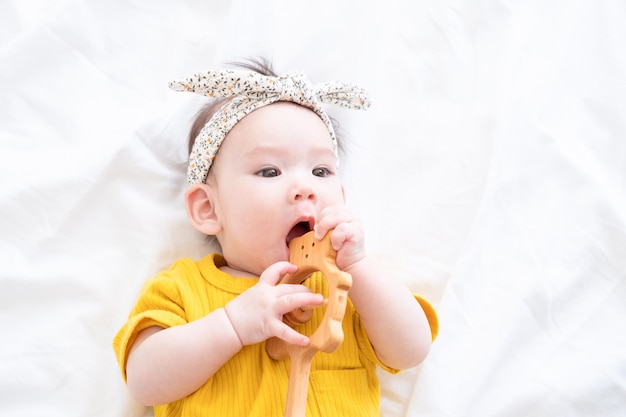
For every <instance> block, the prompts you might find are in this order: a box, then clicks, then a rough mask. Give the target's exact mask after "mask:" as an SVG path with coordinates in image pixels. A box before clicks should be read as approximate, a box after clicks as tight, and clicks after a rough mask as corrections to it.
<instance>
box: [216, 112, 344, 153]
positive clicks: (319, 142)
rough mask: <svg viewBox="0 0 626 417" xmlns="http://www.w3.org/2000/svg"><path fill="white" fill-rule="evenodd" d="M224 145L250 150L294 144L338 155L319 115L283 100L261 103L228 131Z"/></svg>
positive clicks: (249, 151)
mask: <svg viewBox="0 0 626 417" xmlns="http://www.w3.org/2000/svg"><path fill="white" fill-rule="evenodd" d="M222 147H223V149H224V150H226V149H229V148H232V149H236V150H237V151H238V152H245V153H251V154H259V153H268V152H269V153H271V152H278V151H279V150H281V149H286V148H294V147H295V148H306V149H309V150H311V151H315V152H317V153H319V154H324V153H330V154H332V155H335V150H334V147H333V141H332V135H331V132H330V130H329V129H328V127H327V125H326V124H325V123H324V121H323V120H322V119H321V118H320V117H319V115H318V114H317V113H316V112H314V111H313V110H311V109H309V108H307V107H304V106H301V105H298V104H295V103H291V102H283V101H281V102H276V103H272V104H270V105H267V106H264V107H260V108H258V109H256V110H254V111H253V112H251V113H250V114H248V115H247V116H245V117H244V118H242V119H241V120H240V121H239V122H238V123H237V124H235V126H233V128H232V129H231V130H230V132H228V134H227V135H226V137H225V139H224V142H223V144H222Z"/></svg>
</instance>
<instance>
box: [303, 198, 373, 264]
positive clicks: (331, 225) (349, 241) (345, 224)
mask: <svg viewBox="0 0 626 417" xmlns="http://www.w3.org/2000/svg"><path fill="white" fill-rule="evenodd" d="M331 229H335V230H333V232H332V235H331V237H330V241H331V243H332V245H333V249H335V250H336V251H337V259H336V263H337V267H338V268H339V269H341V270H346V269H349V268H350V266H352V265H354V264H356V263H357V262H359V261H361V260H362V259H364V258H365V235H364V233H363V226H362V225H361V222H359V220H358V219H357V218H356V217H355V216H354V214H353V213H352V212H351V211H350V210H348V208H347V207H345V206H342V205H338V206H332V207H326V208H325V209H324V210H322V212H321V213H320V216H319V218H318V220H317V223H316V224H315V238H316V239H323V238H324V236H326V233H328V231H329V230H331Z"/></svg>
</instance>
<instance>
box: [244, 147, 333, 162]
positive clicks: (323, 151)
mask: <svg viewBox="0 0 626 417" xmlns="http://www.w3.org/2000/svg"><path fill="white" fill-rule="evenodd" d="M289 153H290V150H289V149H286V148H283V147H280V146H272V145H263V146H255V147H254V148H252V149H250V150H248V151H246V152H244V153H243V155H242V157H244V158H246V159H248V158H250V159H252V158H258V157H259V156H267V155H275V156H287V155H289ZM310 154H311V155H313V156H314V157H329V158H333V159H335V152H334V151H333V150H332V149H331V148H329V147H325V146H320V147H315V148H311V149H310Z"/></svg>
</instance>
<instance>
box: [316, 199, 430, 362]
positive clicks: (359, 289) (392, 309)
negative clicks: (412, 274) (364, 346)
mask: <svg viewBox="0 0 626 417" xmlns="http://www.w3.org/2000/svg"><path fill="white" fill-rule="evenodd" d="M333 228H334V230H333V232H332V236H331V242H332V243H333V248H334V249H335V250H337V266H338V267H339V268H340V269H341V270H343V271H345V272H348V273H350V274H351V275H352V287H351V288H350V292H349V295H350V299H351V300H352V302H353V303H354V306H355V308H356V309H357V311H358V312H359V314H360V316H361V320H362V322H363V325H364V327H365V329H366V331H367V335H368V336H369V339H370V342H371V343H372V346H373V347H374V350H375V351H376V355H377V356H378V358H379V359H380V360H381V361H382V362H383V363H384V364H386V365H387V366H389V367H391V368H395V369H405V368H410V367H413V366H416V365H418V364H419V363H421V362H422V361H423V360H424V359H425V358H426V355H427V354H428V352H429V350H430V345H431V341H432V339H431V332H430V326H429V324H428V320H427V318H426V315H425V313H424V310H423V309H422V307H421V306H420V304H419V303H418V302H417V300H416V299H415V297H414V296H413V294H411V292H410V291H409V290H408V288H407V287H406V286H405V285H403V284H402V282H400V281H399V280H398V279H396V278H395V277H394V276H393V273H392V272H391V271H390V270H389V269H383V268H382V267H380V266H378V265H376V264H375V263H374V262H373V261H372V260H371V259H369V258H368V257H367V256H366V254H365V248H364V236H363V229H362V226H361V224H360V223H359V222H358V221H357V220H356V219H355V218H354V216H353V215H352V214H351V213H350V212H349V211H348V210H347V209H346V208H345V207H334V208H330V209H327V210H325V211H323V212H322V215H321V217H320V221H319V223H318V224H317V225H316V228H315V230H316V237H317V238H321V237H323V236H324V235H325V234H326V232H327V231H329V230H330V229H333Z"/></svg>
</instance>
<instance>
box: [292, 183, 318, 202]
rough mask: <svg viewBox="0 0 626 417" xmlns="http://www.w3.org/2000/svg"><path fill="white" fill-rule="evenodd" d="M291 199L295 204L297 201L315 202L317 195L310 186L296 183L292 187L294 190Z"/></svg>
mask: <svg viewBox="0 0 626 417" xmlns="http://www.w3.org/2000/svg"><path fill="white" fill-rule="evenodd" d="M291 195H292V199H293V201H295V202H298V201H305V200H308V201H316V200H317V194H316V192H315V190H314V189H313V187H312V186H311V185H310V184H306V183H298V184H296V185H295V186H294V189H293V191H292V193H291Z"/></svg>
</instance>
